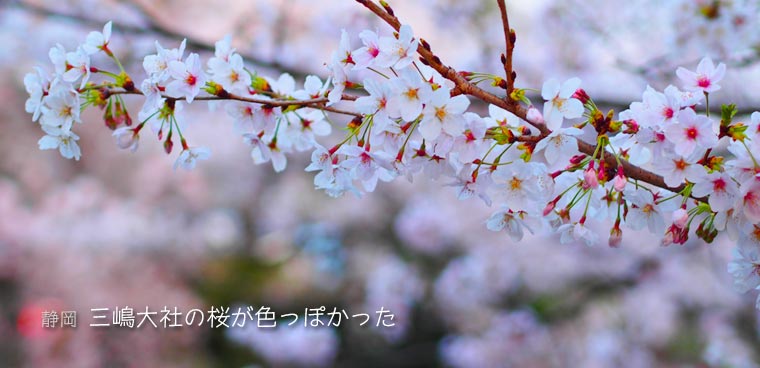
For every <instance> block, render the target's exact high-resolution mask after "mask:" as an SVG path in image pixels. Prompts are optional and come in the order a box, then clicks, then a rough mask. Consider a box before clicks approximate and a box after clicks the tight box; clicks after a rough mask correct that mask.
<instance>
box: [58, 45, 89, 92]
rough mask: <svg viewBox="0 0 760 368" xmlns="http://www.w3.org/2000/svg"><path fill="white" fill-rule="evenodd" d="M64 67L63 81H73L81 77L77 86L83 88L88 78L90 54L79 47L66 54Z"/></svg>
mask: <svg viewBox="0 0 760 368" xmlns="http://www.w3.org/2000/svg"><path fill="white" fill-rule="evenodd" d="M66 68H67V70H66V71H65V72H64V73H63V80H64V81H66V82H70V83H74V82H76V81H78V80H79V79H81V80H82V82H81V83H80V84H79V88H84V86H85V85H87V81H88V80H89V79H90V56H89V55H87V53H86V52H85V51H84V49H82V48H81V47H80V48H78V49H77V50H76V51H74V52H69V53H67V54H66Z"/></svg>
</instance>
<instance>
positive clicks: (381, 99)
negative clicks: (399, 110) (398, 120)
mask: <svg viewBox="0 0 760 368" xmlns="http://www.w3.org/2000/svg"><path fill="white" fill-rule="evenodd" d="M364 89H366V90H367V92H369V96H364V97H359V98H358V99H356V101H355V102H354V106H356V110H358V111H359V112H361V113H363V114H367V115H373V114H374V118H373V124H374V128H376V129H380V130H384V129H385V128H386V127H387V125H388V124H389V123H390V118H389V107H388V103H389V101H390V99H391V97H392V96H393V91H392V90H391V87H390V86H389V85H388V84H387V83H380V82H378V81H376V80H374V79H367V80H365V81H364Z"/></svg>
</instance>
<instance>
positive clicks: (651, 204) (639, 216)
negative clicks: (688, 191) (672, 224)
mask: <svg viewBox="0 0 760 368" xmlns="http://www.w3.org/2000/svg"><path fill="white" fill-rule="evenodd" d="M625 199H627V200H628V202H629V203H630V204H631V206H630V208H629V210H628V215H627V216H626V218H625V223H626V224H627V225H628V226H629V227H630V228H631V229H633V230H641V229H643V228H645V227H646V228H648V229H649V231H650V232H652V233H654V234H662V233H663V232H664V231H665V218H664V216H663V215H664V214H665V213H667V212H669V211H672V210H674V209H675V208H676V207H677V203H676V202H675V201H674V200H670V201H665V202H661V203H658V202H657V201H655V197H654V195H653V194H652V192H650V191H648V190H644V189H639V190H634V189H629V190H626V191H625Z"/></svg>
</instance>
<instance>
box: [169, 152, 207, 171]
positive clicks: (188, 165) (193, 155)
mask: <svg viewBox="0 0 760 368" xmlns="http://www.w3.org/2000/svg"><path fill="white" fill-rule="evenodd" d="M209 157H211V150H210V149H208V148H206V147H191V148H187V149H184V150H182V152H180V154H179V157H177V161H175V162H174V170H177V168H178V167H181V168H183V169H185V170H192V169H194V168H195V165H196V163H197V162H198V161H199V160H207V159H208V158H209Z"/></svg>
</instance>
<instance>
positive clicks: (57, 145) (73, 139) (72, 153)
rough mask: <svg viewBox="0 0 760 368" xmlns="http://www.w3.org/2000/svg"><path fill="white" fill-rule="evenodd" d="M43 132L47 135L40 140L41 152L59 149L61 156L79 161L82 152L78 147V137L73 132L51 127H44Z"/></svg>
mask: <svg viewBox="0 0 760 368" xmlns="http://www.w3.org/2000/svg"><path fill="white" fill-rule="evenodd" d="M42 130H43V131H45V134H46V135H45V136H44V137H42V138H40V140H39V142H38V145H39V147H40V149H41V150H47V149H58V151H59V152H60V153H61V156H63V157H65V158H68V159H72V158H73V159H75V160H77V161H79V158H80V157H81V156H82V152H81V151H80V149H79V145H77V141H78V140H79V136H78V135H76V134H74V132H72V131H71V130H68V129H62V128H60V127H54V126H49V125H43V126H42Z"/></svg>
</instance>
